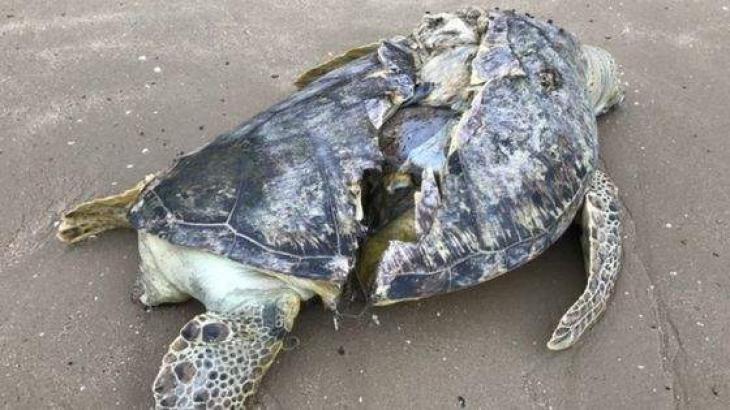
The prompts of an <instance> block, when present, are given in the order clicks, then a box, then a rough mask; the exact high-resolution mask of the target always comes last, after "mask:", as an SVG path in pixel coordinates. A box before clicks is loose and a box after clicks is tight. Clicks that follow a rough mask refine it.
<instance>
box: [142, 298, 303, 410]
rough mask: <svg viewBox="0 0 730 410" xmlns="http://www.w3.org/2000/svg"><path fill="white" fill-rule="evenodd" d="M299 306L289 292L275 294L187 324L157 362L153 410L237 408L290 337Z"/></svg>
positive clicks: (257, 383) (297, 300)
mask: <svg viewBox="0 0 730 410" xmlns="http://www.w3.org/2000/svg"><path fill="white" fill-rule="evenodd" d="M299 300H300V299H299V296H298V295H297V293H296V292H294V291H292V290H275V291H271V292H268V293H265V294H263V295H256V296H254V297H252V298H250V299H249V300H247V301H246V302H245V303H244V304H243V305H242V306H241V307H240V308H239V309H237V310H236V312H231V313H215V312H206V313H204V314H201V315H198V316H196V317H195V318H193V320H191V321H190V322H188V323H187V324H186V325H185V326H184V327H183V328H182V330H180V336H178V337H177V339H175V340H174V341H173V342H172V344H171V345H170V348H169V350H168V352H167V354H166V355H165V356H164V357H163V358H162V366H161V367H160V371H159V373H158V374H157V378H156V379H155V383H154V384H153V386H152V391H153V393H154V396H155V404H156V408H157V409H193V408H195V409H197V408H209V409H210V408H225V409H229V408H243V407H244V402H245V400H246V399H247V398H248V397H249V396H251V395H253V394H254V393H255V392H256V388H257V387H258V385H259V383H260V381H261V379H262V378H263V376H264V374H265V373H266V371H267V370H268V369H269V367H270V366H271V364H272V363H273V361H274V358H275V357H276V355H277V354H278V353H279V351H280V350H281V348H282V345H283V341H284V337H285V336H286V335H287V334H289V332H290V331H291V328H292V325H293V323H294V319H295V318H296V316H297V314H298V313H299Z"/></svg>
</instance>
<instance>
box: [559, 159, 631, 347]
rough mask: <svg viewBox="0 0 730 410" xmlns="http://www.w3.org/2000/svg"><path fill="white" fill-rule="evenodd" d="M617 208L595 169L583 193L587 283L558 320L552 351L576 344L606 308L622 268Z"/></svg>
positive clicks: (608, 185)
mask: <svg viewBox="0 0 730 410" xmlns="http://www.w3.org/2000/svg"><path fill="white" fill-rule="evenodd" d="M620 208H621V206H620V203H619V198H618V190H617V189H616V186H615V185H614V184H613V182H611V180H610V179H608V176H607V175H606V174H605V173H603V172H601V171H600V170H596V172H595V174H594V176H593V180H592V181H591V186H590V188H589V190H588V192H587V193H586V196H585V204H584V205H583V217H582V221H581V225H582V227H583V236H582V238H581V240H582V243H583V255H584V258H585V265H586V271H587V273H588V284H587V285H586V289H585V291H583V294H582V295H581V296H580V298H578V300H577V301H576V302H575V303H574V304H573V306H571V307H570V309H568V312H567V313H565V315H564V316H563V317H562V319H560V323H559V324H558V327H557V328H556V329H555V332H553V336H552V338H551V339H550V341H549V342H548V344H547V346H548V348H549V349H551V350H563V349H565V348H568V347H570V346H572V345H573V344H575V342H576V341H577V340H578V339H579V338H580V336H581V335H582V334H583V332H585V331H586V329H588V328H589V327H590V326H591V325H592V324H593V323H594V322H596V321H597V320H598V318H599V316H600V315H601V313H603V311H604V310H606V304H607V302H608V298H609V297H610V296H611V293H612V291H613V287H614V284H615V283H616V278H617V277H618V273H619V271H620V270H621V222H620V219H619V216H620V215H619V213H620Z"/></svg>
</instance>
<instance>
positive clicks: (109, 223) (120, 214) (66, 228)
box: [56, 174, 154, 243]
mask: <svg viewBox="0 0 730 410" xmlns="http://www.w3.org/2000/svg"><path fill="white" fill-rule="evenodd" d="M153 179H154V175H151V174H150V175H147V176H146V177H145V178H144V179H143V180H142V181H140V182H139V183H137V185H135V186H134V187H132V188H130V189H128V190H126V191H124V192H122V193H121V194H118V195H112V196H107V197H104V198H97V199H93V200H91V201H88V202H84V203H81V204H78V205H76V206H75V207H74V208H73V209H72V210H70V211H68V212H66V213H65V214H64V215H63V217H62V218H61V224H60V225H59V227H58V233H57V234H56V236H57V237H58V239H60V240H62V241H64V242H67V243H76V242H80V241H82V240H84V239H87V238H89V237H91V236H93V235H96V234H99V233H101V232H104V231H108V230H110V229H117V228H131V227H132V225H130V223H129V220H128V219H127V213H128V212H129V209H130V208H131V207H132V205H134V203H135V202H136V201H137V198H138V197H139V194H140V192H142V190H143V189H144V187H145V186H147V184H149V183H150V182H151V181H152V180H153Z"/></svg>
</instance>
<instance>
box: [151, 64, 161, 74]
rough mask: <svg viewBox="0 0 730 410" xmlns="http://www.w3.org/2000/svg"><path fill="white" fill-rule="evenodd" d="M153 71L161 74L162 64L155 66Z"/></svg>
mask: <svg viewBox="0 0 730 410" xmlns="http://www.w3.org/2000/svg"><path fill="white" fill-rule="evenodd" d="M152 71H154V72H156V73H158V74H159V73H161V72H162V69H161V68H160V66H157V67H155V68H153V69H152Z"/></svg>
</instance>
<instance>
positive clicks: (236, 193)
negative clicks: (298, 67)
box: [59, 8, 622, 408]
mask: <svg viewBox="0 0 730 410" xmlns="http://www.w3.org/2000/svg"><path fill="white" fill-rule="evenodd" d="M297 85H298V86H300V87H301V89H300V90H299V91H298V92H296V93H294V94H292V95H291V96H290V97H289V98H288V99H286V100H284V101H283V102H281V103H279V104H276V105H274V106H273V107H271V108H270V109H268V110H267V111H265V112H263V113H261V114H259V115H257V116H256V117H254V118H253V119H251V120H249V121H247V122H245V123H244V124H242V125H241V126H240V127H238V128H236V129H235V130H233V131H231V132H230V133H227V134H223V135H220V136H219V137H217V138H216V139H215V140H214V141H212V142H211V143H210V144H208V145H206V146H204V147H203V148H201V149H200V150H198V151H197V152H194V153H192V154H189V155H187V156H185V157H183V158H181V159H180V160H178V161H177V162H176V164H175V165H174V166H173V167H172V169H170V170H169V171H167V172H165V173H162V174H159V175H157V176H150V177H148V178H146V179H145V180H144V181H142V182H140V183H139V184H138V185H137V186H136V187H135V188H133V189H130V190H129V191H126V192H124V193H122V194H120V195H116V196H113V197H107V198H102V199H97V200H94V201H90V202H87V203H84V204H81V205H79V206H77V207H76V208H74V209H73V210H71V211H70V212H68V213H67V214H66V215H65V216H64V218H63V221H62V224H61V226H60V228H59V237H60V238H61V239H63V240H65V241H67V242H77V241H80V240H83V239H85V238H87V237H89V236H92V235H95V234H97V233H100V232H102V231H104V230H108V229H112V228H117V227H132V228H134V229H136V230H137V231H138V232H139V250H140V255H141V273H140V279H139V281H140V284H141V288H142V291H143V293H142V295H141V297H140V300H141V302H142V303H144V304H145V305H150V306H154V305H159V304H162V303H173V302H180V301H184V300H186V299H188V298H191V297H193V298H196V299H198V300H199V301H201V302H202V303H203V304H205V306H206V308H207V310H208V312H207V313H205V314H202V315H199V316H197V317H196V318H194V319H193V320H191V321H190V322H189V323H188V324H187V325H185V327H184V328H183V329H182V330H181V332H180V336H179V337H178V338H177V339H175V341H174V342H173V343H172V344H171V345H170V349H169V351H168V353H167V354H166V355H165V356H164V358H163V360H162V366H161V369H160V372H159V374H158V376H157V379H156V380H155V383H154V385H153V392H154V396H155V401H156V405H157V407H158V408H197V407H200V408H205V407H215V406H221V407H241V406H243V405H244V401H245V399H246V398H247V397H249V396H250V395H252V394H253V393H254V392H255V390H256V387H257V385H258V383H259V382H260V380H261V378H262V376H263V374H264V373H265V372H266V370H267V369H268V367H269V366H270V365H271V363H272V361H273V359H274V357H275V356H276V354H277V353H278V351H279V350H280V349H281V347H282V343H283V338H284V337H285V336H286V335H287V334H288V333H289V332H290V331H291V329H292V326H293V322H294V319H295V318H296V316H297V313H298V311H299V305H300V301H302V300H307V299H309V298H312V297H314V296H319V297H321V299H322V300H323V301H324V303H325V304H326V305H327V306H328V307H330V308H333V309H336V306H337V303H338V300H339V298H340V296H341V294H342V290H343V286H344V285H345V284H346V283H347V281H348V278H349V277H351V276H352V275H353V274H355V273H356V274H357V276H358V278H359V279H360V283H361V284H362V287H363V289H364V290H365V292H366V293H367V294H368V296H369V300H370V302H371V303H372V304H375V305H386V304H390V303H395V302H399V301H404V300H412V299H419V298H423V297H427V296H431V295H437V294H443V293H446V292H451V291H455V290H458V289H463V288H466V287H470V286H473V285H476V284H479V283H482V282H484V281H486V280H489V279H492V278H494V277H496V276H498V275H500V274H502V273H505V272H508V271H510V270H513V269H515V268H517V267H519V266H521V265H523V264H525V263H526V262H528V261H530V260H532V259H534V258H535V257H537V256H538V255H539V254H541V253H542V252H543V251H544V250H545V249H546V248H547V247H548V246H550V245H551V244H552V243H554V242H555V241H556V240H557V238H558V237H560V235H561V234H562V233H563V232H564V231H565V230H566V229H567V227H568V226H569V225H570V224H571V223H572V222H573V220H574V219H576V218H575V217H576V214H577V213H578V211H579V210H580V209H581V207H582V216H581V217H580V218H578V219H579V222H580V224H581V226H582V228H583V231H584V234H583V245H584V254H585V264H586V270H587V273H588V284H587V287H586V290H585V292H584V293H583V294H582V295H581V297H580V299H579V300H578V301H577V302H576V303H575V304H574V305H573V306H572V307H571V308H570V309H569V310H568V312H567V313H566V314H565V315H564V316H563V318H562V319H561V320H560V323H559V325H558V327H557V329H556V330H555V332H554V333H553V336H552V338H551V340H550V341H549V342H548V347H550V348H551V349H564V348H566V347H568V346H570V345H572V344H573V343H575V342H576V340H577V339H578V337H579V336H580V335H581V334H582V333H583V332H584V331H585V330H586V329H587V328H588V327H589V326H590V325H591V324H592V323H593V322H594V321H595V320H596V319H597V317H598V316H599V314H600V313H601V312H603V310H604V309H605V306H606V302H607V299H608V297H609V295H610V293H611V290H612V288H613V285H614V282H615V279H616V276H617V275H618V272H619V270H620V261H621V245H620V239H621V237H620V222H619V218H618V214H619V209H620V206H619V202H618V197H617V191H616V188H615V187H614V186H613V184H612V183H611V182H610V181H609V180H608V178H607V176H606V174H604V173H603V172H601V171H600V170H598V169H597V162H598V140H597V134H596V120H595V116H596V115H598V114H602V113H603V112H605V111H607V110H608V109H609V108H610V107H611V106H612V105H614V104H616V103H618V102H619V101H620V100H621V98H622V93H621V90H620V87H619V83H618V78H617V70H616V67H615V64H614V62H613V60H612V58H611V57H610V56H609V55H608V53H606V52H605V51H603V50H600V49H597V48H594V47H587V46H584V47H581V46H580V45H579V44H578V42H577V41H576V40H575V38H574V37H573V36H572V35H571V34H569V33H568V32H566V31H564V30H563V29H561V28H558V27H556V26H553V25H552V24H548V23H545V22H542V21H539V20H536V19H533V18H531V17H528V16H521V15H517V14H515V13H512V12H499V11H493V12H490V13H487V12H484V11H482V10H480V9H476V8H469V9H465V10H461V11H458V12H455V13H442V14H438V15H427V16H425V17H424V19H423V21H422V22H421V24H420V25H419V26H418V28H417V29H416V30H415V31H414V32H413V33H412V34H411V35H409V36H407V37H396V38H392V39H389V40H384V41H380V42H378V43H375V44H373V45H370V46H365V47H361V48H358V49H355V50H352V51H350V52H348V53H346V54H343V55H342V56H340V57H337V58H335V59H333V60H331V61H330V62H328V63H325V64H323V65H322V66H320V67H317V68H315V69H313V70H310V71H309V72H307V73H306V74H305V75H303V76H302V77H301V78H300V80H299V81H298V82H297ZM196 406H197V407H196Z"/></svg>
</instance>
